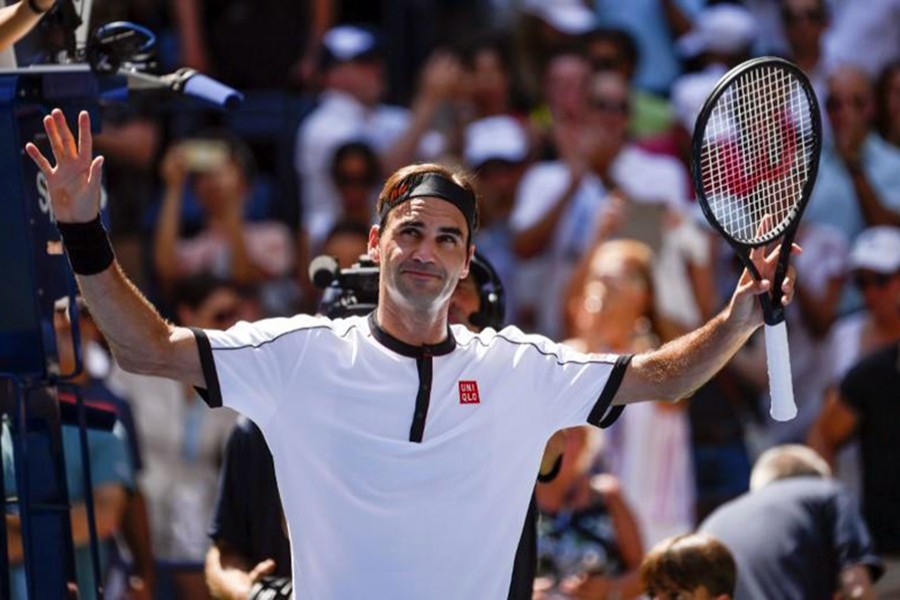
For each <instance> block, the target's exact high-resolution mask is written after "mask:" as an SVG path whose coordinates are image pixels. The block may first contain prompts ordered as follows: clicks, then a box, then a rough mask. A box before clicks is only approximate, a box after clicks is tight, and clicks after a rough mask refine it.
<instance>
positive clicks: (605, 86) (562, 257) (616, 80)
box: [510, 72, 705, 339]
mask: <svg viewBox="0 0 900 600" xmlns="http://www.w3.org/2000/svg"><path fill="white" fill-rule="evenodd" d="M628 99H629V85H628V82H627V81H625V79H624V78H623V77H622V76H621V75H619V74H617V73H614V72H601V73H599V74H597V75H595V76H594V78H593V79H592V80H591V83H590V86H589V90H588V104H589V107H590V108H589V109H588V112H587V117H586V119H585V125H584V127H583V128H582V131H581V132H580V135H581V137H582V139H578V140H575V141H574V142H573V143H571V144H569V146H570V147H561V148H560V155H561V160H556V161H547V162H541V163H537V164H535V165H533V166H532V167H531V168H530V169H529V170H528V171H527V172H526V173H525V176H524V177H523V179H522V183H521V185H520V186H519V191H518V193H517V196H516V204H515V207H514V208H513V212H512V215H511V216H510V226H511V228H512V230H513V248H514V250H515V251H516V253H517V254H518V256H519V258H521V259H531V258H537V259H539V261H542V262H543V265H540V266H538V267H537V268H538V269H541V271H540V272H541V275H540V276H539V277H537V279H539V280H540V281H541V282H542V284H541V286H540V291H539V298H538V301H537V306H538V308H537V310H538V311H539V312H538V315H537V329H538V330H539V331H540V332H541V333H543V334H544V335H547V336H549V337H551V338H554V339H559V338H560V337H562V336H564V335H565V332H564V331H563V330H562V322H563V318H562V315H563V311H562V306H561V305H562V299H561V294H562V292H563V290H564V289H565V286H566V285H567V284H568V281H569V277H570V276H571V273H572V270H573V269H574V266H575V264H576V263H577V262H578V260H579V258H580V257H581V256H582V255H583V254H584V252H585V251H586V250H587V248H589V247H590V245H591V244H592V243H593V242H594V241H595V239H596V237H597V235H598V230H599V229H600V227H601V224H600V220H601V219H600V217H601V214H602V212H603V210H604V209H605V208H606V207H607V206H608V195H609V193H610V192H615V195H617V196H619V197H624V198H625V200H626V201H625V202H624V203H623V206H624V207H625V210H624V212H625V214H626V216H625V221H626V225H627V228H626V230H625V231H624V232H620V235H634V234H636V233H638V231H639V230H640V231H643V232H645V233H646V234H647V235H648V238H652V239H643V240H641V241H645V242H648V243H650V245H651V246H653V247H654V249H655V250H659V246H660V245H661V244H662V243H663V241H664V240H663V233H670V234H672V235H668V236H667V237H668V238H669V239H667V240H666V242H667V251H666V252H660V256H661V257H662V260H665V261H667V265H666V266H667V267H668V271H669V273H668V274H667V276H666V277H665V281H663V278H662V277H657V279H658V280H659V281H658V283H664V284H665V285H664V287H665V290H664V291H663V293H662V294H660V296H661V297H662V298H663V299H664V300H665V299H666V297H670V298H675V297H676V296H677V298H678V299H679V300H682V301H681V302H679V304H680V305H682V306H684V305H689V304H690V303H692V301H693V298H692V297H691V296H692V294H691V291H692V290H691V287H690V283H689V282H687V281H682V280H684V279H685V277H684V276H683V275H682V276H681V280H678V281H674V282H673V281H672V280H673V279H678V278H679V275H678V274H673V271H674V272H676V273H677V272H678V270H679V268H680V271H682V272H683V271H684V270H685V269H684V262H688V260H687V259H681V255H688V256H690V258H693V256H696V255H698V254H701V255H702V254H703V251H702V249H701V250H700V251H692V250H690V249H689V250H684V247H685V246H690V244H684V243H679V242H678V240H677V239H676V238H675V236H674V232H675V230H676V228H675V227H674V226H672V225H671V224H670V223H669V221H675V220H676V219H677V220H679V222H680V223H682V224H684V225H685V226H689V222H690V219H689V218H688V217H687V214H682V213H686V212H687V211H686V208H687V206H688V202H687V193H688V190H689V184H688V181H687V174H686V173H685V171H684V168H683V167H682V166H681V164H680V163H679V162H678V161H677V160H676V159H674V158H671V157H667V156H662V155H654V154H651V153H649V152H646V151H644V150H642V149H641V148H639V147H638V146H636V145H635V144H633V143H632V142H631V141H630V139H629V137H628V125H629V120H630V114H629V104H628ZM656 209H659V210H656ZM629 211H630V212H631V214H630V215H629ZM665 213H670V214H671V215H673V217H672V218H671V219H668V220H664V219H661V218H659V217H661V216H662V215H663V214H665ZM632 225H633V226H634V227H631V226H632ZM667 229H668V230H669V231H668V232H666V230H667ZM609 233H610V232H606V234H609ZM682 237H683V236H682ZM688 238H689V239H690V240H692V241H693V242H694V244H693V245H696V241H697V240H698V238H699V239H700V240H702V236H701V235H700V234H699V232H698V233H697V235H694V236H690V235H689V236H688ZM692 255H693V256H692ZM701 259H702V260H705V256H700V259H697V260H698V261H699V260H701ZM673 260H674V262H675V268H674V269H673V268H672V265H671V262H672V261H673ZM534 267H535V265H534V264H532V265H530V266H529V268H534ZM520 285H521V284H520ZM521 287H523V288H524V287H526V286H525V285H521ZM532 287H535V286H532ZM664 312H666V313H668V312H669V311H664ZM693 313H694V314H695V313H696V310H694V311H693ZM667 316H668V314H667ZM677 316H680V314H679V315H677ZM690 316H694V315H693V314H692V315H689V317H690ZM685 320H687V319H685ZM696 322H700V320H699V318H696Z"/></svg>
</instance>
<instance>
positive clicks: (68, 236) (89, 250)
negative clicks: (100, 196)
mask: <svg viewBox="0 0 900 600" xmlns="http://www.w3.org/2000/svg"><path fill="white" fill-rule="evenodd" d="M56 228H57V229H58V230H59V235H60V237H62V241H63V245H64V246H65V247H66V254H68V255H69V264H71V265H72V271H74V272H75V274H76V275H96V274H97V273H101V272H103V271H105V270H106V269H107V268H108V267H109V265H111V264H112V263H113V261H114V260H115V259H116V255H115V254H114V253H113V249H112V244H110V243H109V236H108V235H106V229H105V228H104V227H103V223H102V222H101V221H100V215H97V218H96V219H94V220H93V221H90V222H88V223H57V224H56Z"/></svg>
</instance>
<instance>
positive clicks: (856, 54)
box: [825, 0, 900, 77]
mask: <svg viewBox="0 0 900 600" xmlns="http://www.w3.org/2000/svg"><path fill="white" fill-rule="evenodd" d="M833 5H834V9H835V10H834V18H833V19H832V23H833V24H832V26H831V30H830V31H829V32H828V36H827V38H826V39H825V56H826V60H827V64H829V65H841V64H851V65H856V66H858V67H859V68H861V69H862V70H863V71H864V72H865V73H866V75H867V76H868V77H877V76H878V73H880V72H881V70H882V69H883V68H884V67H885V65H887V64H888V63H889V62H890V61H892V60H896V59H897V58H898V57H900V36H898V35H897V17H898V6H897V2H896V1H895V0H865V1H863V2H834V3H833Z"/></svg>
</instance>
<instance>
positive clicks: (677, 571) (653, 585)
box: [641, 533, 737, 597]
mask: <svg viewBox="0 0 900 600" xmlns="http://www.w3.org/2000/svg"><path fill="white" fill-rule="evenodd" d="M736 573H737V568H736V567H735V564H734V558H733V557H732V556H731V552H729V550H728V548H726V547H725V544H723V543H722V542H720V541H719V540H717V539H716V538H714V537H712V536H710V535H707V534H705V533H690V534H685V535H679V536H675V537H671V538H668V539H666V540H663V541H662V542H660V543H659V544H657V545H656V546H654V547H653V549H652V550H651V551H650V552H649V553H648V554H647V556H646V557H645V558H644V562H642V563H641V585H642V586H643V587H644V591H645V592H646V593H647V594H648V595H650V596H651V597H652V596H655V595H657V594H675V593H678V592H684V591H688V592H690V591H693V590H695V589H697V588H698V587H700V586H701V585H702V586H703V587H705V588H706V589H707V591H708V592H709V593H710V594H712V595H713V596H718V595H721V594H728V595H729V596H733V595H734V585H735V581H736V578H737V574H736Z"/></svg>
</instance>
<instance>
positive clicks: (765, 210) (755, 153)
mask: <svg viewBox="0 0 900 600" xmlns="http://www.w3.org/2000/svg"><path fill="white" fill-rule="evenodd" d="M815 143H816V142H815V130H814V128H813V123H812V114H811V107H810V99H809V97H808V96H807V92H806V90H805V88H804V87H803V85H802V84H801V83H800V81H799V80H798V79H797V78H796V76H795V75H793V74H792V73H791V72H790V71H788V70H786V69H783V68H779V67H771V66H770V67H766V68H759V69H753V70H750V71H748V72H747V73H745V74H744V75H742V76H741V77H739V78H738V79H736V80H735V81H734V82H733V83H732V85H731V86H730V87H729V88H728V89H726V90H725V92H724V93H723V94H722V95H721V96H720V97H719V99H718V100H717V102H716V105H715V106H714V107H713V109H712V111H711V113H710V116H709V119H708V121H707V124H706V128H705V130H704V135H703V145H702V151H701V159H700V167H701V175H702V181H703V186H704V195H705V197H706V200H707V204H708V205H709V208H710V210H711V211H712V213H713V215H714V216H715V218H716V220H717V221H718V222H719V224H720V225H721V226H722V228H723V229H724V230H725V231H726V233H728V234H729V235H730V236H732V237H733V238H734V239H736V240H737V241H740V242H743V243H746V244H750V245H759V244H762V243H765V242H767V241H771V240H773V239H775V238H776V237H778V236H779V235H781V233H783V232H784V230H785V229H786V228H787V226H788V224H790V223H791V222H792V220H793V218H794V216H795V215H796V213H797V211H798V208H799V204H800V200H801V199H802V196H803V190H804V187H805V186H806V183H807V181H808V180H809V175H810V165H811V162H812V160H813V158H812V157H813V153H814V146H815Z"/></svg>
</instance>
